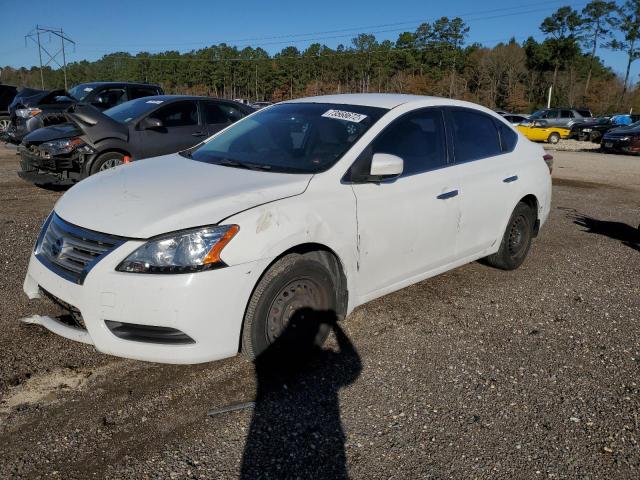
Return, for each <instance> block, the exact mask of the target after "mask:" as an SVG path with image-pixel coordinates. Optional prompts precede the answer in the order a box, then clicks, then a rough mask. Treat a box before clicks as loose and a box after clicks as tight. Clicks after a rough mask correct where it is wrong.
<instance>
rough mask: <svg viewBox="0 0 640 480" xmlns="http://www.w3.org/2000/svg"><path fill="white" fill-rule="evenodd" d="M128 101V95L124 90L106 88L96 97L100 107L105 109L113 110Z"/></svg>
mask: <svg viewBox="0 0 640 480" xmlns="http://www.w3.org/2000/svg"><path fill="white" fill-rule="evenodd" d="M126 101H127V94H126V91H125V89H124V88H106V89H104V90H102V91H101V92H99V93H98V94H97V95H96V101H95V103H97V104H98V105H100V106H101V107H103V108H111V107H115V106H116V105H120V104H121V103H124V102H126Z"/></svg>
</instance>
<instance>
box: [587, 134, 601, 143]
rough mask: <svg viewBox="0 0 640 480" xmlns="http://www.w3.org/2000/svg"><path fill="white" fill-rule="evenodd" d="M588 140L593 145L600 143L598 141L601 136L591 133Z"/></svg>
mask: <svg viewBox="0 0 640 480" xmlns="http://www.w3.org/2000/svg"><path fill="white" fill-rule="evenodd" d="M589 140H591V141H592V142H593V143H600V140H602V134H601V133H600V132H596V131H594V132H591V133H590V134H589Z"/></svg>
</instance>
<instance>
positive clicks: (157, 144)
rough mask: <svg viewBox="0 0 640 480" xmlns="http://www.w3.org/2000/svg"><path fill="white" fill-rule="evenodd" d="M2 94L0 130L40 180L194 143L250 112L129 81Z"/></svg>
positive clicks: (24, 167) (61, 179) (25, 174)
mask: <svg viewBox="0 0 640 480" xmlns="http://www.w3.org/2000/svg"><path fill="white" fill-rule="evenodd" d="M2 87H4V86H2ZM5 92H6V95H5ZM5 98H6V101H5V102H4V103H5V104H6V115H4V117H1V116H0V118H3V119H4V123H3V124H2V125H3V127H4V128H3V131H2V132H0V134H2V139H3V140H5V141H7V142H10V143H14V144H17V145H18V150H19V153H20V156H21V171H20V172H19V173H18V174H19V176H20V177H22V178H23V179H25V180H28V181H31V182H33V183H35V184H38V185H51V184H57V185H65V184H71V183H75V182H77V181H79V180H81V179H82V178H84V177H87V176H89V175H92V174H94V173H96V172H99V171H102V170H105V169H108V168H111V167H114V166H116V165H119V164H121V163H128V162H130V161H132V160H140V159H143V158H149V157H155V156H161V155H165V154H168V153H175V152H178V151H180V150H184V149H186V148H189V147H193V146H194V145H196V144H198V143H200V142H201V141H203V140H204V139H205V138H207V137H209V136H211V135H212V134H214V133H216V132H218V131H219V130H221V129H223V128H225V127H226V126H228V125H230V124H232V123H233V122H235V121H237V120H239V119H240V118H242V117H244V116H246V115H248V114H249V113H252V112H254V111H255V108H254V107H252V106H250V105H248V104H242V103H238V102H234V101H230V100H222V99H217V98H210V97H196V96H186V95H164V92H163V91H162V88H161V87H159V86H157V85H148V84H143V83H132V82H91V83H83V84H80V85H77V86H75V87H73V88H72V89H70V90H69V91H68V92H67V91H65V90H54V91H45V90H36V89H31V88H24V89H22V90H20V91H19V92H17V93H16V89H15V87H7V88H0V100H3V99H5ZM2 105H3V104H2V103H0V115H1V114H2V110H1V109H2V108H3V107H2ZM262 106H264V105H262Z"/></svg>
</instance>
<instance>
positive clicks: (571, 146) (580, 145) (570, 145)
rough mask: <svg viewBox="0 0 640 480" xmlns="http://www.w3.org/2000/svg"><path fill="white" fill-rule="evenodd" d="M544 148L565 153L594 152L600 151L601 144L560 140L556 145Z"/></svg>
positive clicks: (548, 144) (545, 145) (547, 145)
mask: <svg viewBox="0 0 640 480" xmlns="http://www.w3.org/2000/svg"><path fill="white" fill-rule="evenodd" d="M544 148H545V149H547V150H557V151H564V152H594V151H596V150H600V144H599V143H593V142H581V141H579V140H560V141H559V142H558V143H556V144H555V145H551V144H550V143H545V144H544Z"/></svg>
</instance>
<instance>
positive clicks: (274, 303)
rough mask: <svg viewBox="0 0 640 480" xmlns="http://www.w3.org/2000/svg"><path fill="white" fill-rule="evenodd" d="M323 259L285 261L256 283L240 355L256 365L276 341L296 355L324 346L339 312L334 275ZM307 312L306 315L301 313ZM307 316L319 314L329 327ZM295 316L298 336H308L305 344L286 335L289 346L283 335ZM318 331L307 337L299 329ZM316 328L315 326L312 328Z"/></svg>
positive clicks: (293, 256)
mask: <svg viewBox="0 0 640 480" xmlns="http://www.w3.org/2000/svg"><path fill="white" fill-rule="evenodd" d="M323 255H329V254H326V253H325V252H310V253H306V254H290V255H286V256H284V257H283V258H281V259H280V260H278V261H277V262H276V263H274V264H273V265H272V266H271V267H270V268H269V270H267V272H266V273H265V274H264V275H263V277H262V278H261V279H260V281H259V282H258V285H257V286H256V288H255V290H254V292H253V294H252V295H251V299H250V300H249V304H248V306H247V311H246V313H245V316H244V326H243V330H242V353H243V354H244V355H245V356H246V357H248V358H249V359H251V360H255V359H256V357H258V356H259V355H260V354H262V353H263V352H265V350H267V348H269V347H270V346H271V345H273V344H274V342H275V341H276V340H278V341H279V342H280V344H279V345H278V346H279V347H284V349H285V350H286V351H287V352H290V353H293V354H300V353H304V349H305V348H306V349H309V347H311V346H313V345H315V346H321V345H322V344H323V343H324V342H325V340H326V339H327V336H328V335H329V332H330V331H331V321H330V320H335V319H336V317H335V312H336V308H337V304H338V292H337V288H336V283H337V282H336V280H335V278H334V275H333V274H332V273H331V271H330V270H329V268H327V262H326V261H324V259H323ZM300 312H303V313H300ZM305 312H306V313H307V314H308V317H309V316H312V315H309V312H318V314H319V315H326V316H327V317H331V318H326V320H327V321H326V322H323V323H320V322H318V321H317V320H318V319H317V318H314V319H313V321H311V320H308V317H305ZM294 315H298V316H297V317H296V318H295V322H296V325H295V327H296V328H299V330H300V335H304V339H305V341H302V340H300V338H298V337H296V335H295V332H294V334H293V335H291V334H290V333H291V332H290V331H287V332H286V333H287V335H286V344H285V343H283V342H284V341H283V340H282V338H284V337H285V336H284V335H282V333H283V332H285V330H291V329H287V327H289V326H290V323H292V322H293V317H294ZM305 321H307V325H308V326H309V328H314V327H315V330H313V332H311V337H309V332H308V331H304V328H300V327H299V325H301V324H302V325H303V326H304V324H305ZM312 323H313V325H312Z"/></svg>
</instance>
